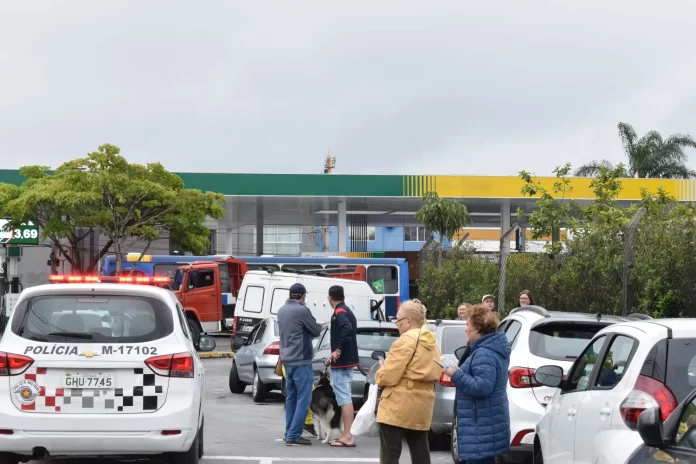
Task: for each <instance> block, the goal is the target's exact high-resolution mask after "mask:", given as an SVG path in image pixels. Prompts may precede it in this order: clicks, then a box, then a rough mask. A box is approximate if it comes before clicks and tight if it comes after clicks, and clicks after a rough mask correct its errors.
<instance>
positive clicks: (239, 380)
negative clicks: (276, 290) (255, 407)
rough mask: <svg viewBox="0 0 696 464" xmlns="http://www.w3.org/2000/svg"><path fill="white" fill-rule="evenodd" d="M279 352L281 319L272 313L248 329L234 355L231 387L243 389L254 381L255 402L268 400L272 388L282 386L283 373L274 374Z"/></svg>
mask: <svg viewBox="0 0 696 464" xmlns="http://www.w3.org/2000/svg"><path fill="white" fill-rule="evenodd" d="M278 356H280V338H279V332H278V321H276V320H275V319H274V318H272V317H269V318H267V319H263V320H262V321H261V322H259V323H258V324H257V325H256V327H254V328H253V329H252V331H251V332H250V333H249V337H248V338H247V339H246V340H245V342H244V345H243V346H242V347H241V348H240V349H239V350H238V351H237V352H236V353H235V355H234V358H232V368H231V369H230V391H231V392H232V393H237V394H241V393H244V390H245V389H246V386H247V385H251V396H252V398H253V399H254V402H256V403H262V402H264V401H266V396H267V395H268V392H270V391H271V390H280V388H281V381H282V379H281V377H279V376H277V375H276V374H275V367H276V364H277V363H278Z"/></svg>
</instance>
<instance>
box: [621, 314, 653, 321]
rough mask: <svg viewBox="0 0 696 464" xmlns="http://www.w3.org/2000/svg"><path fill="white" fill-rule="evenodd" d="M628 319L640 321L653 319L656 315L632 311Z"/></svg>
mask: <svg viewBox="0 0 696 464" xmlns="http://www.w3.org/2000/svg"><path fill="white" fill-rule="evenodd" d="M626 319H638V320H639V321H651V320H653V319H654V317H652V316H649V315H647V314H642V313H631V314H629V315H628V316H626Z"/></svg>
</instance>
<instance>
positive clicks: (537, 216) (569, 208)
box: [517, 163, 577, 253]
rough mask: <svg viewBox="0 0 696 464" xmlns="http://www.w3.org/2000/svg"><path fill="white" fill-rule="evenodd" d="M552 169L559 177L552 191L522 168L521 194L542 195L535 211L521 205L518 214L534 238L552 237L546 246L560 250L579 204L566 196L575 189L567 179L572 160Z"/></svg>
mask: <svg viewBox="0 0 696 464" xmlns="http://www.w3.org/2000/svg"><path fill="white" fill-rule="evenodd" d="M553 172H554V174H555V175H556V180H555V181H554V183H553V187H552V189H551V191H549V190H548V189H546V188H545V187H544V186H543V185H541V184H540V183H539V182H537V180H536V179H534V178H533V177H532V175H531V174H530V173H529V172H527V171H521V172H520V178H521V179H522V180H523V181H524V186H523V187H522V194H524V195H526V196H529V197H536V196H539V199H538V200H537V202H536V209H535V210H534V211H532V212H531V213H525V212H524V211H522V210H521V209H518V210H517V217H518V218H519V219H520V220H523V221H524V220H526V221H527V222H528V223H529V225H530V227H531V230H532V238H533V239H534V240H539V239H541V238H543V237H551V243H548V244H547V249H548V251H549V252H550V253H558V252H559V251H560V250H561V247H562V244H561V242H560V241H559V239H560V232H561V229H562V228H564V227H568V226H570V225H572V224H573V223H574V214H575V213H576V209H577V205H576V204H575V202H573V201H572V200H566V198H565V197H566V195H567V194H569V193H570V192H572V191H573V186H572V185H571V183H570V179H568V174H569V173H570V163H566V164H565V165H564V166H559V167H557V168H556V169H554V170H553Z"/></svg>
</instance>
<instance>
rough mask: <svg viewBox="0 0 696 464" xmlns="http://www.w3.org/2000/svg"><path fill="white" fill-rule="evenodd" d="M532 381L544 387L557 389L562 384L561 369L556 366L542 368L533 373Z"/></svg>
mask: <svg viewBox="0 0 696 464" xmlns="http://www.w3.org/2000/svg"><path fill="white" fill-rule="evenodd" d="M534 380H535V381H536V382H537V383H540V384H541V385H544V386H545V387H551V388H558V387H560V386H561V383H563V369H562V368H560V367H558V366H542V367H540V368H539V369H537V370H536V372H535V373H534Z"/></svg>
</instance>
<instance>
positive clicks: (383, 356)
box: [372, 351, 387, 361]
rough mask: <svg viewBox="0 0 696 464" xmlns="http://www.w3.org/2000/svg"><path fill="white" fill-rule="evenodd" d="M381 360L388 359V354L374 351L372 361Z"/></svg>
mask: <svg viewBox="0 0 696 464" xmlns="http://www.w3.org/2000/svg"><path fill="white" fill-rule="evenodd" d="M380 358H381V359H386V358H387V353H385V352H384V351H373V352H372V359H374V360H375V361H379V360H380Z"/></svg>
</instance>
